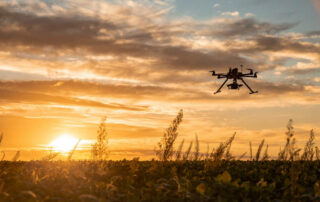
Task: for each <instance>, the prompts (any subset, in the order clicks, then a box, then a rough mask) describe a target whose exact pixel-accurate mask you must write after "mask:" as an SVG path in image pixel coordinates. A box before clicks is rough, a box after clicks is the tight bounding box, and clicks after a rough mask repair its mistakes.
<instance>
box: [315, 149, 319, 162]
mask: <svg viewBox="0 0 320 202" xmlns="http://www.w3.org/2000/svg"><path fill="white" fill-rule="evenodd" d="M315 150H316V151H315V153H316V159H317V160H320V150H319V148H318V147H315Z"/></svg>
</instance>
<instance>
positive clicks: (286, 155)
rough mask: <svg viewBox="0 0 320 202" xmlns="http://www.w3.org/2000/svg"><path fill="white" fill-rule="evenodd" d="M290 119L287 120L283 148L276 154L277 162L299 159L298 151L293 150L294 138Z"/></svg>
mask: <svg viewBox="0 0 320 202" xmlns="http://www.w3.org/2000/svg"><path fill="white" fill-rule="evenodd" d="M292 123H293V121H292V119H290V120H289V122H288V124H287V132H286V136H287V138H286V144H285V146H284V148H283V149H282V150H281V149H280V152H279V154H278V159H279V160H295V159H298V158H299V152H300V149H296V148H295V144H296V140H295V138H293V136H294V130H293V129H294V128H293V126H292Z"/></svg>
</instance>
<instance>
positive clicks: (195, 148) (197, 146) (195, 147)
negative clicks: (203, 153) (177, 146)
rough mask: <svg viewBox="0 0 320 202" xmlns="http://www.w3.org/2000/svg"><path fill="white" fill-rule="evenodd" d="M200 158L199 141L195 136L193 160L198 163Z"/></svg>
mask: <svg viewBox="0 0 320 202" xmlns="http://www.w3.org/2000/svg"><path fill="white" fill-rule="evenodd" d="M199 157H200V147H199V139H198V135H197V134H196V135H195V145H194V160H195V161H198V160H199Z"/></svg>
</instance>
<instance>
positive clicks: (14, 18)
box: [0, 0, 320, 159]
mask: <svg viewBox="0 0 320 202" xmlns="http://www.w3.org/2000/svg"><path fill="white" fill-rule="evenodd" d="M232 1H233V0H228V2H229V3H230V2H232ZM179 2H180V1H178V0H177V1H173V0H165V1H152V0H141V1H140V0H138V1H125V0H121V1H120V0H117V1H100V0H94V1H82V0H80V1H73V0H67V1H40V0H34V1H1V2H0V25H1V30H0V103H1V104H0V131H2V132H4V140H3V144H2V145H1V147H2V148H3V149H4V150H6V151H14V150H23V151H24V152H22V153H21V156H22V158H25V159H36V158H38V156H37V155H35V152H36V151H38V150H44V149H45V148H44V147H45V146H44V145H47V146H48V145H49V144H53V145H51V146H53V147H55V148H56V150H62V151H68V150H70V147H73V146H71V145H72V144H73V143H74V141H75V142H77V139H81V140H83V141H84V142H85V143H84V144H82V145H81V149H82V150H85V149H84V148H86V149H89V146H90V144H91V143H92V142H93V140H94V139H95V137H96V131H97V125H98V124H99V121H100V119H101V117H103V116H107V129H108V134H109V137H110V150H111V153H110V157H111V158H114V159H122V158H124V157H126V158H132V157H134V156H141V158H142V159H143V158H146V159H150V158H152V157H154V152H153V149H154V146H155V145H156V143H157V141H159V139H160V137H161V135H162V133H163V131H164V129H165V128H166V127H167V126H168V124H169V123H170V121H171V120H172V119H173V118H174V117H175V115H176V113H177V112H178V111H179V109H183V110H184V115H185V116H184V120H183V123H182V125H181V130H180V136H179V138H178V139H177V141H178V142H180V141H182V139H185V140H186V141H187V142H189V141H191V140H193V139H194V136H195V134H198V137H199V140H200V144H201V150H202V152H206V148H207V144H209V146H210V148H212V147H213V146H216V145H217V144H218V143H219V142H221V141H224V140H225V139H226V138H227V137H230V136H231V135H232V134H233V133H234V132H237V136H236V138H235V142H234V145H233V149H234V150H235V151H237V152H239V153H242V152H244V151H248V148H249V147H248V144H249V141H252V142H253V144H254V145H258V143H259V142H260V141H261V140H262V139H265V140H266V143H267V144H269V148H270V153H271V154H276V152H278V150H279V147H280V146H281V145H282V144H284V141H285V136H284V132H285V129H286V128H285V126H286V123H287V122H288V120H289V119H290V118H292V119H293V120H294V126H295V127H296V134H297V140H298V144H301V145H303V144H304V142H305V140H306V139H307V138H308V136H307V134H308V132H309V130H311V129H315V132H316V134H317V133H318V132H319V131H318V127H319V123H320V116H319V113H320V102H319V101H320V96H319V95H320V94H319V92H320V72H319V68H320V31H319V27H320V24H319V18H318V19H317V18H312V17H314V16H313V14H314V15H316V16H318V13H317V11H319V5H318V3H317V1H312V0H310V1H307V3H306V4H307V5H306V6H305V7H303V8H302V7H299V6H298V4H299V2H298V1H297V2H296V1H295V3H293V5H297V6H296V7H295V8H291V6H292V4H290V6H288V7H286V6H279V12H278V13H270V12H269V13H268V12H266V13H264V12H262V11H261V12H257V13H254V12H252V11H249V10H248V11H245V8H251V7H254V10H259V9H261V8H260V6H261V7H262V6H270V7H272V6H271V5H269V4H268V3H265V4H264V3H262V1H258V0H255V1H254V2H253V1H252V0H246V1H244V2H246V3H243V4H246V5H247V6H246V7H243V8H242V7H236V6H235V7H229V6H228V5H232V4H225V5H224V3H223V2H220V3H219V4H216V3H217V2H215V3H212V2H210V5H211V4H212V5H211V6H210V9H212V10H210V11H206V12H203V13H205V14H202V13H197V11H196V10H192V9H191V11H190V10H188V9H189V7H188V5H189V4H190V5H193V4H192V1H185V4H184V5H180V3H179ZM205 3H208V2H207V1H203V4H205ZM234 3H235V2H234ZM261 4H264V5H261ZM214 5H216V6H214ZM235 5H236V4H235ZM193 6H199V7H200V6H201V5H193ZM250 6H251V7H250ZM274 6H276V5H274ZM190 7H192V6H190ZM290 8H291V10H285V9H290ZM298 8H299V9H310V10H308V15H305V16H300V15H296V13H301V12H306V11H305V10H303V11H302V10H301V12H300V10H299V9H298ZM199 9H200V8H199ZM202 9H204V8H202ZM281 9H282V10H281ZM297 9H298V10H297ZM280 11H281V12H280ZM292 12H293V14H292ZM294 12H296V13H294ZM273 15H274V16H278V18H279V19H280V18H281V19H283V20H281V21H276V20H275V19H274V18H273ZM281 16H282V17H281ZM296 16H298V17H299V16H300V17H301V19H300V18H298V17H296ZM308 17H309V18H310V19H314V20H310V19H309V18H308ZM316 25H318V29H316V27H317V26H316ZM240 64H243V65H244V66H245V67H248V68H254V70H255V71H258V72H259V74H258V79H256V80H254V79H252V80H248V83H249V84H250V86H252V87H253V88H254V89H257V90H259V94H255V95H249V94H248V90H247V89H245V88H244V87H243V89H241V90H240V91H237V92H234V91H228V90H227V89H226V88H225V89H223V90H222V93H221V94H217V95H213V91H214V90H216V89H217V88H218V87H219V84H221V81H220V80H214V79H213V78H212V77H211V75H210V73H208V71H210V70H212V69H215V70H216V71H217V72H224V71H226V70H227V69H228V68H229V67H230V66H232V67H236V66H239V65H240ZM62 134H72V136H73V138H67V137H68V136H61V135H62ZM59 137H61V138H62V137H64V138H65V139H59ZM67 139H68V140H67ZM53 140H55V141H53ZM51 141H53V142H51ZM50 142H51V143H50ZM62 142H66V143H65V144H62ZM71 142H72V144H71ZM60 145H62V146H60ZM254 148H255V146H254ZM46 149H47V148H46ZM81 155H82V157H87V156H88V154H87V153H85V152H84V151H82V153H81ZM39 156H40V155H39ZM9 157H10V155H8V158H9Z"/></svg>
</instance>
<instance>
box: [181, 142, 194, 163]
mask: <svg viewBox="0 0 320 202" xmlns="http://www.w3.org/2000/svg"><path fill="white" fill-rule="evenodd" d="M192 145H193V142H192V141H191V142H190V144H189V147H188V149H187V150H186V152H185V153H184V154H183V160H184V161H186V160H188V158H189V155H190V152H191V149H192Z"/></svg>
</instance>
